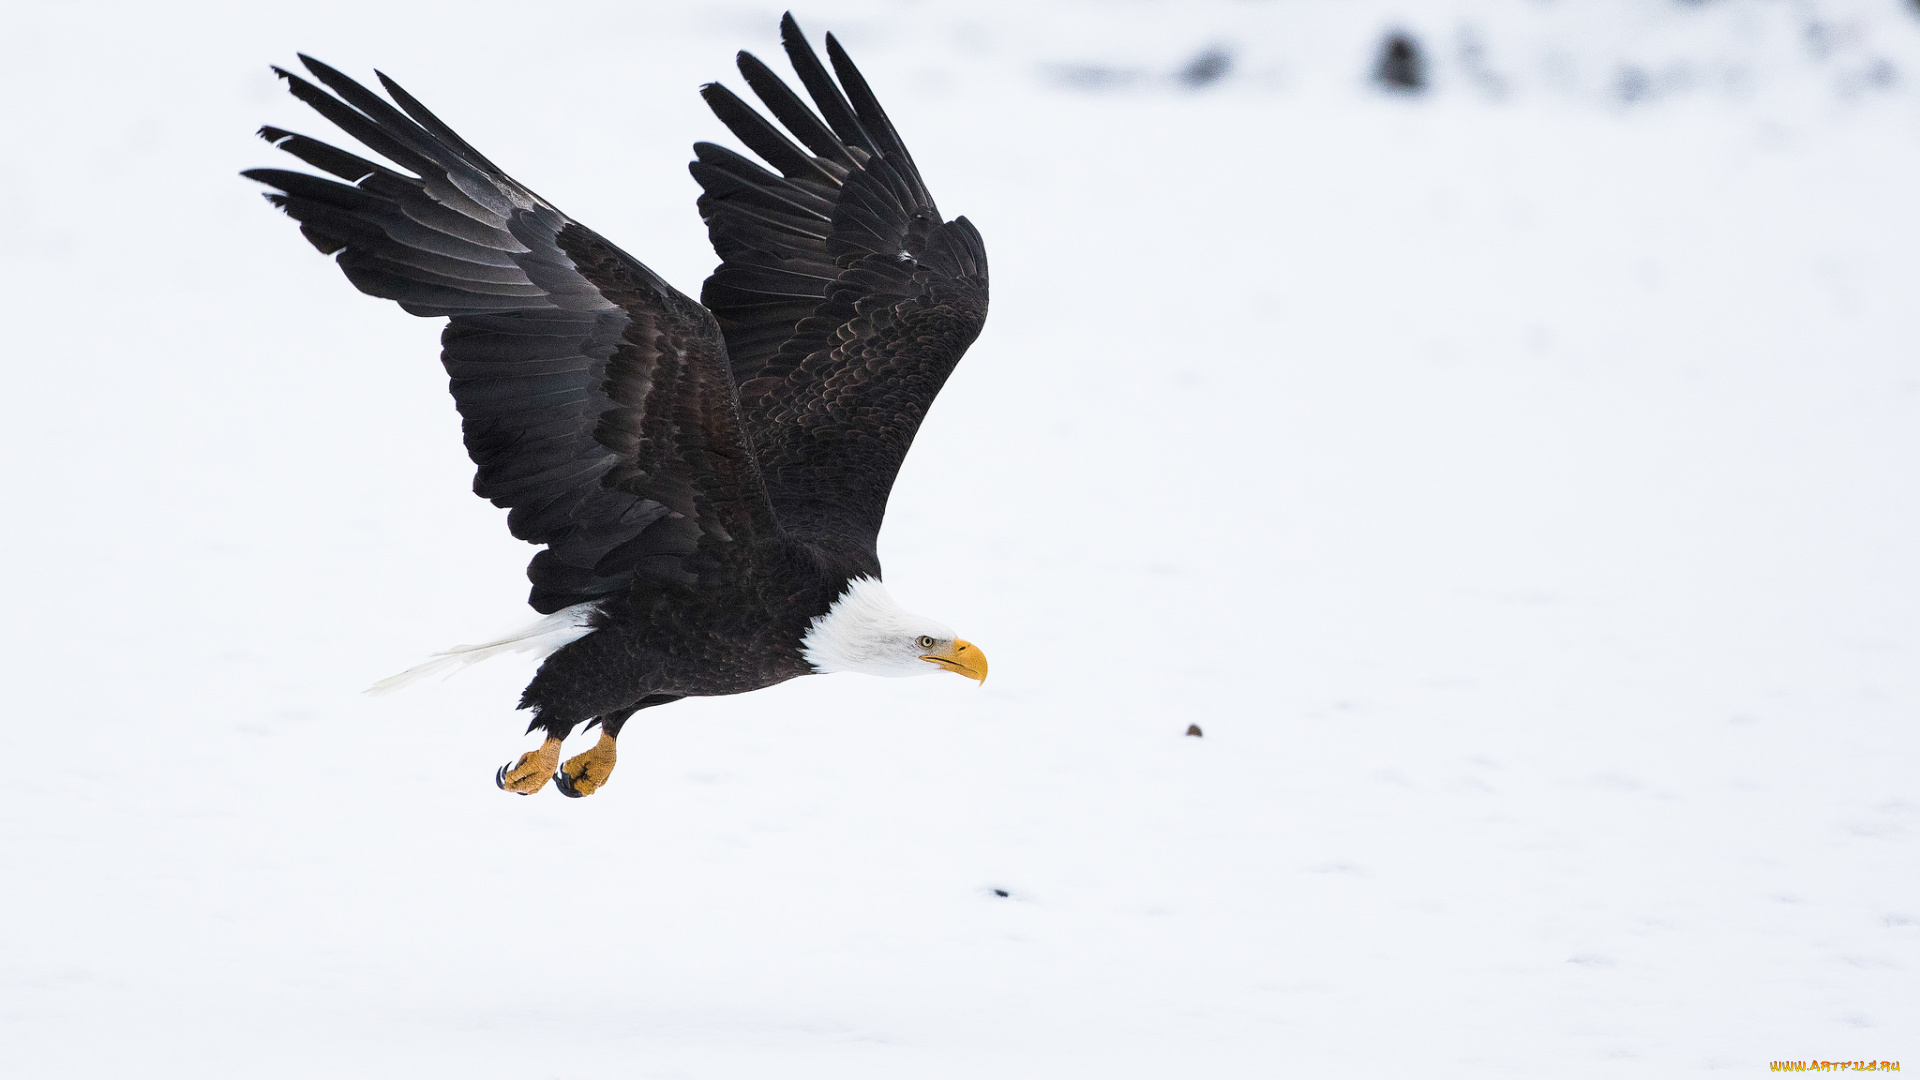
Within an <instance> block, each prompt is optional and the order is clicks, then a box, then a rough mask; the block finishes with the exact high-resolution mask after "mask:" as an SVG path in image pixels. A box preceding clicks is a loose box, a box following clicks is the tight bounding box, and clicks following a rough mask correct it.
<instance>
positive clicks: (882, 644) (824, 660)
mask: <svg viewBox="0 0 1920 1080" xmlns="http://www.w3.org/2000/svg"><path fill="white" fill-rule="evenodd" d="M800 652H801V655H803V656H805V657H806V659H807V663H809V664H812V665H813V670H815V671H817V672H822V673H825V672H829V671H858V672H862V673H864V674H867V675H885V676H889V677H893V678H899V677H904V676H907V675H930V674H932V673H933V672H936V671H951V672H953V673H954V674H956V675H965V676H966V677H967V678H969V679H974V680H976V681H978V682H983V683H984V682H986V681H987V658H986V657H985V656H983V655H981V652H980V650H979V649H978V648H975V647H974V645H973V644H972V643H971V642H968V641H964V640H962V639H960V638H958V637H956V636H954V633H953V631H952V630H951V629H949V628H948V627H946V626H943V625H941V624H940V623H937V622H935V621H933V620H932V619H929V618H926V617H924V616H920V615H915V614H913V613H912V612H910V611H907V610H905V609H904V608H902V607H901V606H900V605H899V604H896V603H894V601H893V597H892V596H890V595H888V594H887V590H886V588H885V586H883V585H881V584H880V582H879V581H877V580H875V579H873V578H870V577H857V578H854V579H853V580H852V581H850V582H848V583H847V591H846V592H844V593H841V594H840V598H839V599H838V600H835V601H834V602H833V606H832V607H831V608H828V609H827V613H826V614H825V615H821V616H818V617H816V618H815V619H814V620H813V624H812V625H811V626H809V627H807V634H806V637H804V638H802V639H801V641H800Z"/></svg>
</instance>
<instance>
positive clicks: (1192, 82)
mask: <svg viewBox="0 0 1920 1080" xmlns="http://www.w3.org/2000/svg"><path fill="white" fill-rule="evenodd" d="M1232 68H1233V54H1232V53H1229V52H1227V50H1225V49H1208V50H1206V51H1205V52H1203V53H1201V54H1200V55H1199V56H1196V57H1194V58H1193V59H1191V60H1189V61H1187V65H1186V66H1185V67H1183V68H1181V69H1180V74H1179V75H1178V76H1176V77H1177V78H1178V79H1179V80H1180V82H1181V83H1182V84H1184V85H1185V86H1187V87H1189V88H1191V89H1195V90H1197V89H1199V88H1200V87H1202V86H1211V85H1213V84H1214V83H1217V82H1219V81H1220V80H1221V79H1223V78H1225V77H1226V75H1227V72H1228V71H1230V70H1232Z"/></svg>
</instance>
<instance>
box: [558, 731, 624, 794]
mask: <svg viewBox="0 0 1920 1080" xmlns="http://www.w3.org/2000/svg"><path fill="white" fill-rule="evenodd" d="M613 756H614V754H613V736H611V735H609V734H607V733H606V732H605V731H602V732H601V733H600V741H599V742H597V743H594V744H593V749H591V750H588V751H587V752H586V753H584V754H575V755H574V756H572V757H570V758H568V759H567V763H566V765H564V766H562V767H561V769H560V775H559V776H557V777H555V778H554V781H555V782H556V783H558V784H559V785H560V793H561V794H563V795H566V796H567V797H569V798H573V799H579V798H584V797H585V796H588V795H591V794H593V793H594V792H596V791H599V790H600V789H601V788H602V787H604V786H605V785H606V782H607V777H609V776H612V775H613Z"/></svg>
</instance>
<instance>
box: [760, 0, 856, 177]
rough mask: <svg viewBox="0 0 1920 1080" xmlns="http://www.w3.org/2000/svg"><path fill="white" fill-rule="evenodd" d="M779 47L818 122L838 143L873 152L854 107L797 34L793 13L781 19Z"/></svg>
mask: <svg viewBox="0 0 1920 1080" xmlns="http://www.w3.org/2000/svg"><path fill="white" fill-rule="evenodd" d="M780 43H781V44H782V45H783V46H785V47H786V50H787V59H788V60H789V61H790V62H791V63H792V64H793V71H794V74H796V75H798V76H800V84H801V85H802V86H805V87H806V88H807V93H808V94H810V95H811V96H812V97H813V103H814V105H815V106H816V107H817V108H818V109H819V110H820V117H821V119H823V120H825V121H826V122H827V125H828V126H829V127H831V128H833V132H834V134H836V135H838V136H840V141H841V142H845V143H852V144H853V145H855V146H858V147H860V148H861V149H863V150H867V151H872V150H873V149H874V146H873V138H872V136H870V135H868V134H867V130H866V128H864V127H862V126H860V118H859V117H857V116H855V115H854V113H853V107H852V106H851V105H848V104H847V99H846V97H845V96H844V95H842V94H841V93H840V88H839V87H837V86H835V85H834V84H833V77H832V76H830V75H828V74H827V69H826V67H825V66H823V65H822V64H821V63H820V57H819V55H818V54H816V53H815V52H814V51H813V46H812V45H809V44H807V36H806V35H805V34H803V33H801V32H800V24H799V23H797V22H795V21H793V13H792V12H788V13H786V14H785V15H783V16H781V17H780Z"/></svg>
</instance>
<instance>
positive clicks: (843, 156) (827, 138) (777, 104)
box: [735, 52, 859, 184]
mask: <svg viewBox="0 0 1920 1080" xmlns="http://www.w3.org/2000/svg"><path fill="white" fill-rule="evenodd" d="M735 63H736V64H738V65H739V68H740V74H741V76H742V77H743V78H745V79H746V80H747V85H748V86H749V87H751V88H752V90H753V92H754V95H755V96H756V97H758V98H759V99H760V101H761V103H762V104H764V105H765V106H766V107H767V111H769V112H771V113H773V118H774V119H776V120H778V121H780V122H781V123H782V124H785V125H786V127H787V130H788V131H791V132H793V135H794V137H795V138H797V139H799V140H800V141H801V142H802V143H805V144H806V146H807V149H809V150H812V151H813V152H814V153H816V154H818V155H820V156H821V157H822V158H824V159H826V160H828V161H830V162H832V163H833V164H834V165H836V166H838V167H839V169H840V175H838V176H836V177H835V178H834V183H836V184H838V183H839V182H841V181H842V180H845V179H846V176H845V173H846V171H847V170H849V169H856V168H859V166H858V165H856V164H855V163H854V160H853V158H852V156H850V155H849V154H848V153H847V148H846V146H845V145H844V144H842V143H841V142H840V139H839V137H838V136H836V135H835V134H834V133H833V132H832V131H831V130H829V129H828V127H827V125H825V124H823V123H821V122H820V118H819V117H817V116H815V115H813V110H812V109H809V108H807V104H806V102H804V101H801V100H800V95H798V94H796V93H794V92H793V88H792V87H790V86H788V85H787V84H786V82H785V80H783V79H781V78H780V76H778V75H775V74H774V73H773V69H772V68H769V67H768V66H767V65H765V64H763V63H761V62H760V58H759V57H757V56H755V55H753V54H752V53H750V52H742V53H740V55H739V56H738V57H736V58H735ZM829 171H831V170H829Z"/></svg>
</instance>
